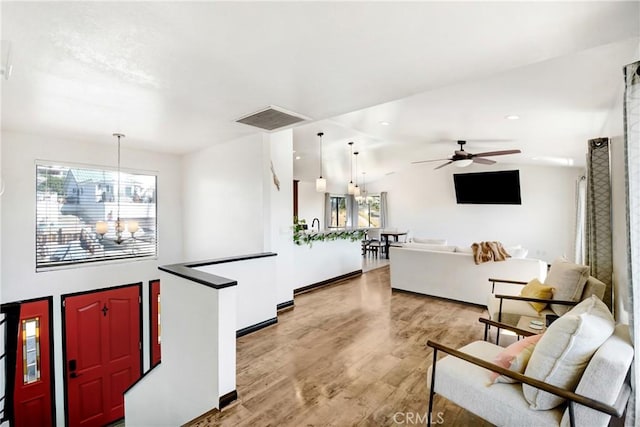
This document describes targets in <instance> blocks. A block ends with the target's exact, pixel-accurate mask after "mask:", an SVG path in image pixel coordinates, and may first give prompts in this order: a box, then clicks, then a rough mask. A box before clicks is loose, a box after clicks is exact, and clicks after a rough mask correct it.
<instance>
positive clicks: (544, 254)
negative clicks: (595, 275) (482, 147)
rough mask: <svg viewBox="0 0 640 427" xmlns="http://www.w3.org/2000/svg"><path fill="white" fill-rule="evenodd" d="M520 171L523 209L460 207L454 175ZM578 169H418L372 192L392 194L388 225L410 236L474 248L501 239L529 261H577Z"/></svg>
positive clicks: (390, 179)
mask: <svg viewBox="0 0 640 427" xmlns="http://www.w3.org/2000/svg"><path fill="white" fill-rule="evenodd" d="M506 169H519V170H520V184H521V193H522V205H459V204H456V198H455V190H454V184H453V176H452V175H453V173H466V172H483V171H492V170H506ZM580 173H581V170H580V169H578V168H560V167H544V166H529V165H520V166H518V167H510V166H506V165H505V166H502V167H498V165H496V166H494V167H482V166H476V165H473V166H470V167H468V168H465V169H462V170H461V169H458V168H456V167H449V168H445V169H440V170H433V167H432V166H430V165H415V166H412V167H410V168H408V169H406V170H404V171H402V172H398V173H395V174H393V175H390V176H388V177H385V178H383V179H382V180H379V181H377V182H374V183H371V184H370V185H369V186H368V190H369V192H371V193H374V192H379V191H387V192H388V193H389V194H388V201H389V209H388V212H389V222H388V224H387V226H389V227H397V228H398V229H402V230H409V236H417V237H427V238H445V239H447V240H448V241H449V243H450V244H456V245H469V244H471V243H472V242H477V241H482V240H497V241H500V242H502V243H503V244H505V246H512V245H516V244H522V245H523V246H524V247H526V248H528V249H529V255H528V256H529V257H530V258H539V259H542V260H544V261H547V262H551V261H553V260H554V259H555V258H556V257H559V256H562V255H566V256H567V257H568V258H572V257H573V233H574V224H575V218H574V215H575V213H574V212H575V179H576V178H577V177H578V176H579V175H580Z"/></svg>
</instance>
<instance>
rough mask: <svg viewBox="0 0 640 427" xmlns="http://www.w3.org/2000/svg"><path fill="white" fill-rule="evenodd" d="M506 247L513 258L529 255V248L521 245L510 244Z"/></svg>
mask: <svg viewBox="0 0 640 427" xmlns="http://www.w3.org/2000/svg"><path fill="white" fill-rule="evenodd" d="M504 249H505V250H506V251H507V253H508V254H509V255H511V257H512V258H526V257H527V255H529V250H528V249H525V248H523V247H521V246H510V247H507V248H504Z"/></svg>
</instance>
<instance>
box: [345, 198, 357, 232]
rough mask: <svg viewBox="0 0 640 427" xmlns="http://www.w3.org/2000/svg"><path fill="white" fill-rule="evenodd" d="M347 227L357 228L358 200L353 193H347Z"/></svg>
mask: <svg viewBox="0 0 640 427" xmlns="http://www.w3.org/2000/svg"><path fill="white" fill-rule="evenodd" d="M346 197H347V228H358V201H357V200H356V198H355V196H354V195H353V194H347V196H346Z"/></svg>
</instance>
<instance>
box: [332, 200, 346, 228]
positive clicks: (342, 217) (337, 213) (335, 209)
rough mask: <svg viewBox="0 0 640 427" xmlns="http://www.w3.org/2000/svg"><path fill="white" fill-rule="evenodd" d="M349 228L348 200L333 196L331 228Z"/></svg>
mask: <svg viewBox="0 0 640 427" xmlns="http://www.w3.org/2000/svg"><path fill="white" fill-rule="evenodd" d="M346 226H347V198H346V197H344V196H331V225H330V226H329V227H330V228H336V227H346Z"/></svg>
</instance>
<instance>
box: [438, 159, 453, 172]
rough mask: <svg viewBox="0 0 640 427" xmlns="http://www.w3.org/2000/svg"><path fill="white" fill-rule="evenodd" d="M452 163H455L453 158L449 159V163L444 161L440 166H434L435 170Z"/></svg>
mask: <svg viewBox="0 0 640 427" xmlns="http://www.w3.org/2000/svg"><path fill="white" fill-rule="evenodd" d="M451 163H453V160H449V161H448V162H447V163H443V164H441V165H440V166H438V167H437V168H433V170H438V169H440V168H443V167H445V166H448V165H450V164H451Z"/></svg>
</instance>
